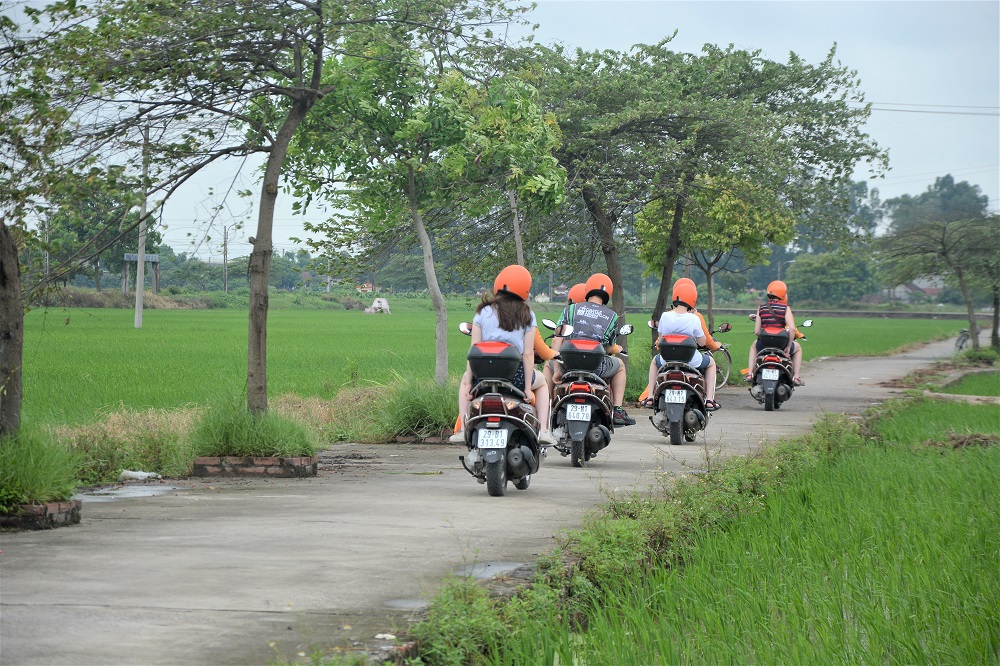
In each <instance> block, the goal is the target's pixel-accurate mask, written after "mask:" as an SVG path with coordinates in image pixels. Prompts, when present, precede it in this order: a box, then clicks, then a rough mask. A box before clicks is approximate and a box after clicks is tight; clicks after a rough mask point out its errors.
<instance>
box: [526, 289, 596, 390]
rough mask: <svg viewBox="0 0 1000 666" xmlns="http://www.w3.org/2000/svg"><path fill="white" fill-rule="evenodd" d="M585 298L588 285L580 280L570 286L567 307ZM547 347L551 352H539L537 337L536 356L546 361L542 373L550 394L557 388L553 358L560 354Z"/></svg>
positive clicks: (564, 312) (564, 311) (564, 314)
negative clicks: (553, 374)
mask: <svg viewBox="0 0 1000 666" xmlns="http://www.w3.org/2000/svg"><path fill="white" fill-rule="evenodd" d="M585 300H587V285H586V284H584V283H583V282H578V283H576V284H574V285H573V286H572V287H570V289H569V292H568V293H567V294H566V309H568V308H569V306H571V305H573V304H574V303H582V302H584V301H585ZM565 316H566V310H565V309H564V310H563V315H562V317H565ZM540 335H541V334H539V337H540ZM542 344H543V345H544V344H545V342H544V341H543V342H542ZM545 348H546V349H548V350H549V352H550V354H548V355H545V354H540V353H539V352H538V340H537V338H536V340H535V356H536V357H537V358H540V359H542V361H543V362H544V363H545V364H544V365H543V366H542V374H543V375H544V376H545V385H546V386H548V387H549V395H552V393H553V391H554V390H555V382H553V381H552V373H553V372H554V370H553V367H552V366H553V365H555V361H553V360H552V359H554V358H555V357H556V356H558V352H555V351H553V350H552V349H549V347H548V345H546V346H545Z"/></svg>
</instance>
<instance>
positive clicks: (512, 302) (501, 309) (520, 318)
mask: <svg viewBox="0 0 1000 666" xmlns="http://www.w3.org/2000/svg"><path fill="white" fill-rule="evenodd" d="M487 305H489V306H491V307H492V308H493V312H495V313H496V315H497V321H499V322H500V328H502V329H503V330H505V331H516V330H518V329H519V328H528V327H529V326H531V308H530V307H528V304H527V303H525V302H524V301H522V300H521V299H520V298H518V297H517V296H515V295H514V294H509V293H507V292H506V291H501V292H499V293H497V294H495V295H494V294H490V293H486V294H483V300H482V301H480V302H479V305H478V306H476V314H479V313H480V312H482V310H483V308H485V307H486V306H487Z"/></svg>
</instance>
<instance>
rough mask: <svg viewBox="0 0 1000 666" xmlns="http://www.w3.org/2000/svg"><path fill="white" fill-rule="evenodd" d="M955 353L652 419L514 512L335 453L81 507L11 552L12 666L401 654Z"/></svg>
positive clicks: (7, 595)
mask: <svg viewBox="0 0 1000 666" xmlns="http://www.w3.org/2000/svg"><path fill="white" fill-rule="evenodd" d="M951 345H952V343H951V342H944V343H936V344H933V345H928V346H925V347H922V348H920V349H917V350H914V351H911V352H908V353H905V354H900V355H898V356H894V357H891V358H877V359H829V360H818V361H813V362H811V363H808V364H807V366H806V368H805V370H804V373H803V377H804V378H805V380H806V382H807V384H808V385H807V386H806V387H804V388H802V389H799V390H797V391H796V393H795V395H794V397H793V398H792V400H791V401H789V402H788V403H786V404H785V406H783V407H782V408H781V409H780V410H779V411H777V412H765V411H764V409H763V407H761V406H759V405H758V404H757V403H756V402H754V401H753V400H752V399H751V398H750V396H749V394H748V393H747V391H746V389H745V388H744V389H734V388H726V389H723V390H722V391H721V392H720V394H719V399H720V401H721V402H722V403H723V409H722V410H720V411H718V412H716V413H715V415H713V417H712V420H711V423H710V425H709V428H708V431H707V434H706V436H705V437H704V438H703V439H699V441H698V442H696V443H694V444H689V445H685V446H681V447H671V446H670V444H669V442H668V441H667V440H666V439H665V438H664V437H663V436H662V435H660V434H659V433H658V432H657V431H656V430H654V429H653V427H652V425H651V424H650V423H649V421H648V415H649V414H650V412H649V411H648V410H639V409H636V410H632V413H633V415H634V416H636V417H637V420H638V421H639V423H638V424H637V425H636V426H633V427H630V428H622V429H619V431H618V432H617V433H616V435H615V438H614V441H613V443H612V445H611V446H610V447H609V448H608V449H606V450H605V451H603V452H601V454H600V455H599V456H598V457H597V458H596V459H594V460H593V461H592V463H591V464H590V466H589V467H588V468H586V469H575V468H573V467H571V465H570V462H569V459H568V458H564V457H561V456H559V455H558V454H557V453H554V452H553V453H552V455H550V456H549V457H548V460H547V461H546V462H545V464H544V465H543V467H542V469H541V470H540V472H539V473H538V474H537V475H536V476H535V478H534V479H533V481H532V484H531V487H530V488H529V489H528V490H526V491H517V490H514V489H513V487H510V490H509V491H508V495H507V496H506V497H503V498H491V497H489V496H488V495H487V493H486V488H485V486H483V485H480V484H478V483H476V481H475V480H474V479H473V478H472V477H471V476H469V475H468V474H467V473H466V472H465V471H464V470H463V469H462V468H461V466H460V464H459V462H458V455H459V453H460V452H462V451H460V447H455V446H450V445H443V446H442V445H426V444H413V445H382V446H361V445H356V444H339V445H337V446H334V447H333V448H332V449H331V450H329V451H327V452H325V453H324V454H323V458H322V463H321V469H320V474H319V476H318V477H316V478H313V479H290V480H245V479H210V480H204V479H199V480H192V479H184V480H178V481H173V480H171V481H167V482H165V483H162V484H154V485H151V486H144V487H134V486H130V487H126V488H124V489H121V490H108V491H106V492H105V493H104V494H101V495H92V496H88V497H87V498H86V499H85V502H84V506H83V521H82V523H81V524H80V525H78V526H74V527H69V528H62V529H56V530H51V531H45V532H19V533H4V534H2V535H0V548H2V551H3V554H2V555H0V663H2V664H4V665H6V666H14V665H15V664H67V665H69V664H73V665H89V664H197V665H203V664H220V665H226V664H241V665H242V664H266V663H268V662H273V661H275V660H277V659H278V658H279V655H280V656H281V657H282V658H285V659H288V660H294V659H295V658H296V656H297V654H298V653H300V652H308V651H309V650H310V649H311V648H312V647H319V648H329V647H332V646H344V647H348V648H353V649H358V648H361V647H365V646H367V647H371V646H376V645H379V644H391V643H392V639H391V638H384V637H383V638H375V637H376V635H377V634H392V633H394V632H397V631H402V630H404V629H405V628H406V627H407V623H408V621H409V619H410V618H411V617H412V615H413V610H414V609H415V608H418V607H420V606H421V605H423V604H424V603H425V601H426V600H428V599H430V598H431V597H432V596H433V595H434V594H435V592H436V591H437V590H438V589H440V587H441V585H442V583H443V582H444V581H445V580H446V579H447V578H448V577H449V576H450V575H453V574H457V575H470V574H471V575H475V576H489V575H492V574H495V573H500V572H503V571H506V570H508V569H510V568H512V567H515V566H517V565H520V564H523V563H527V562H530V561H532V560H533V558H534V557H535V556H536V555H538V554H540V553H542V552H545V551H547V550H548V549H550V548H551V547H553V546H554V545H555V535H556V534H558V533H559V532H561V531H563V530H566V529H571V528H574V527H577V526H578V525H579V524H580V521H581V517H582V516H583V515H584V514H585V513H587V512H588V511H591V510H592V509H594V508H595V507H598V506H599V505H600V504H601V503H602V501H603V499H604V498H605V497H606V495H607V493H618V492H625V491H632V490H636V491H645V490H647V489H649V488H651V487H655V485H656V483H657V481H656V479H657V478H658V477H659V476H660V475H661V474H662V473H663V472H677V471H682V470H684V469H685V468H695V469H698V468H703V467H704V465H705V460H706V454H708V455H712V456H715V455H732V454H743V453H746V452H748V451H751V450H753V449H754V448H756V447H757V446H759V445H760V443H761V442H763V441H765V440H775V439H778V438H781V437H784V436H786V435H791V434H796V433H801V432H804V431H806V430H807V429H808V428H809V426H810V424H811V423H812V422H813V420H814V419H815V417H816V415H817V414H819V413H821V412H824V411H828V412H850V413H856V412H860V411H861V410H862V409H864V408H865V407H867V406H869V405H872V404H875V403H878V402H881V401H883V400H885V399H886V398H888V397H890V396H891V395H892V394H893V391H891V390H889V389H886V388H883V387H881V386H879V384H880V383H881V382H883V381H885V380H888V379H891V378H897V377H901V376H903V375H905V374H907V373H909V372H911V371H913V370H915V369H917V368H920V367H924V366H927V365H929V364H930V363H931V362H932V361H933V360H935V359H937V358H942V357H946V356H949V355H950V353H951V351H952V346H951ZM734 365H735V366H736V367H742V363H740V359H737V360H736V361H735V362H734ZM462 448H463V451H464V447H462Z"/></svg>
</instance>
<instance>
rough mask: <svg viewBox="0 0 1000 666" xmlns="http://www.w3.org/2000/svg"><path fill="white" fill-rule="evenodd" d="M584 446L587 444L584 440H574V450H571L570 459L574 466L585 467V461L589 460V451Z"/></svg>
mask: <svg viewBox="0 0 1000 666" xmlns="http://www.w3.org/2000/svg"><path fill="white" fill-rule="evenodd" d="M584 446H585V444H584V442H583V441H582V440H581V441H574V442H573V450H572V451H571V452H570V460H571V461H572V463H573V467H583V465H584V463H586V462H587V460H586V456H587V453H586V451H585V450H584Z"/></svg>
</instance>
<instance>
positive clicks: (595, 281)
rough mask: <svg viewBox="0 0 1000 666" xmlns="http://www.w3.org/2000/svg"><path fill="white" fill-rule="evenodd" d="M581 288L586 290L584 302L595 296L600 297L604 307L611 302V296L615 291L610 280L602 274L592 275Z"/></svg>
mask: <svg viewBox="0 0 1000 666" xmlns="http://www.w3.org/2000/svg"><path fill="white" fill-rule="evenodd" d="M583 286H584V288H585V289H586V290H587V295H586V297H585V299H584V300H590V297H591V296H594V295H595V294H596V295H599V296H600V297H601V299H602V300H603V301H604V304H605V305H607V304H608V302H609V301H610V300H611V294H612V293H613V292H614V289H615V287H614V285H613V284H611V278H609V277H608V276H607V275H605V274H604V273H594V274H593V275H591V276H590V277H589V278H587V282H586V284H584V285H583Z"/></svg>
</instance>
